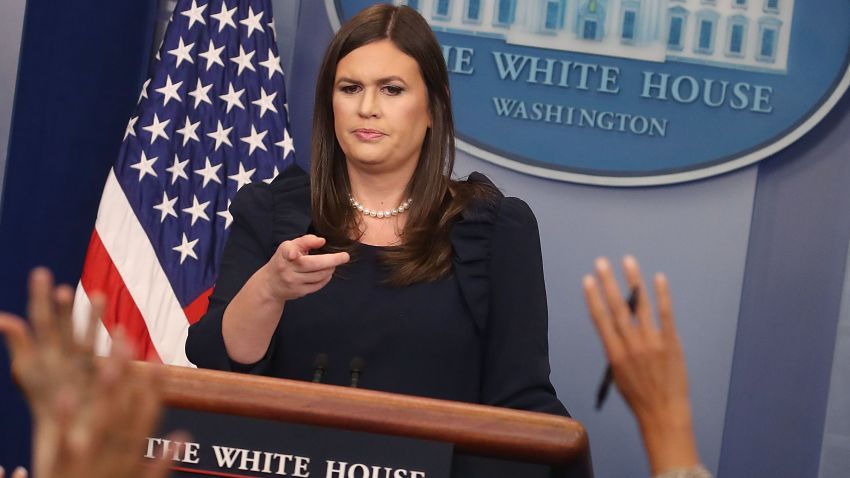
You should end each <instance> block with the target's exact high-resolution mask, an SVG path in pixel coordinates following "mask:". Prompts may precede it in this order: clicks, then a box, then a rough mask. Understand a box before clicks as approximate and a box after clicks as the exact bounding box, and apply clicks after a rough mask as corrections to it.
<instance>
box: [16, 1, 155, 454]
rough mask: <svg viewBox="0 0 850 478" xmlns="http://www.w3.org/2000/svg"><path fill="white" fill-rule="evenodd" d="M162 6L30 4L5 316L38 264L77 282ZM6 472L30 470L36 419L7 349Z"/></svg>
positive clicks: (20, 300) (19, 302)
mask: <svg viewBox="0 0 850 478" xmlns="http://www.w3.org/2000/svg"><path fill="white" fill-rule="evenodd" d="M156 7H157V1H156V0H136V1H132V2H103V1H99V0H74V1H73V2H56V1H53V0H29V1H28V2H27V7H26V13H25V17H24V29H23V32H24V33H23V39H22V42H21V55H20V63H19V67H18V81H17V92H16V96H15V106H14V113H13V117H12V127H11V132H10V135H9V149H8V157H7V163H6V164H7V169H6V184H5V188H4V193H3V203H2V205H3V209H2V216H0V250H2V251H3V253H2V255H0V270H2V271H3V273H2V274H0V309H2V310H9V311H13V312H16V313H21V312H22V311H23V309H24V305H25V300H26V277H27V272H28V271H29V269H31V268H32V267H33V266H35V265H46V266H49V267H50V268H51V269H53V270H54V272H55V273H56V276H57V278H58V279H59V280H60V281H62V282H67V283H70V284H76V282H77V280H78V279H79V275H80V270H81V268H82V263H83V259H84V256H85V252H86V247H87V245H88V240H89V237H90V236H91V230H92V227H93V225H94V220H95V216H96V213H97V205H98V202H99V200H100V194H101V191H102V189H103V184H104V181H105V179H106V175H107V172H108V170H109V168H110V166H111V165H112V163H113V162H114V161H115V157H116V154H117V152H118V149H119V145H120V143H121V140H122V138H123V135H124V129H125V127H126V124H127V120H128V119H129V117H130V114H131V113H132V111H133V107H134V106H135V103H136V99H137V95H138V92H139V90H140V88H141V85H142V83H143V82H144V78H145V74H146V72H147V65H148V58H149V54H150V48H151V41H152V35H153V28H154V21H155V14H156ZM0 404H2V408H0V413H2V419H0V465H3V466H5V467H7V469H8V468H9V467H11V466H14V465H18V464H27V463H28V462H29V451H30V450H29V448H30V437H29V417H28V415H27V412H26V408H25V406H24V404H23V401H22V400H21V397H20V396H19V395H18V394H17V393H16V391H15V388H14V386H13V385H12V383H11V381H10V378H9V366H8V358H7V356H6V351H5V349H0Z"/></svg>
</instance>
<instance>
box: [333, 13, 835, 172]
mask: <svg viewBox="0 0 850 478" xmlns="http://www.w3.org/2000/svg"><path fill="white" fill-rule="evenodd" d="M372 3H374V2H372V1H370V0H348V1H346V0H336V1H335V0H326V6H327V10H328V15H329V17H330V21H331V23H332V25H334V26H335V28H338V26H339V22H340V21H343V22H344V21H346V20H348V19H349V18H351V17H352V16H353V15H355V14H356V13H357V12H358V11H360V10H361V9H363V8H365V7H367V6H369V5H370V4H372ZM387 3H394V4H396V5H401V4H404V5H408V6H410V7H411V8H415V9H416V10H417V11H419V12H420V13H421V14H422V15H423V17H425V19H426V20H427V21H428V22H429V24H430V25H431V27H432V29H433V30H434V32H435V33H436V35H437V38H438V40H439V41H440V43H441V45H442V49H443V56H444V57H445V60H446V65H447V67H448V70H449V73H450V76H451V82H452V92H453V101H454V113H455V121H456V128H457V136H458V147H459V148H460V149H461V150H463V151H466V152H468V153H470V154H472V155H474V156H476V157H479V158H481V159H484V160H487V161H490V162H493V163H496V164H499V165H501V166H504V167H507V168H510V169H514V170H517V171H521V172H524V173H528V174H532V175H536V176H541V177H546V178H553V179H559V180H564V181H571V182H577V183H584V184H597V185H610V186H647V185H658V184H670V183H678V182H684V181H690V180H694V179H700V178H706V177H710V176H713V175H717V174H721V173H725V172H728V171H732V170H734V169H737V168H741V167H743V166H746V165H749V164H752V163H755V162H756V161H759V160H761V159H763V158H765V157H768V156H770V155H771V154H774V153H776V152H777V151H779V150H781V149H782V148H784V147H786V146H788V145H789V144H791V143H792V142H794V141H796V140H797V139H798V138H800V137H801V136H802V135H804V134H805V133H806V132H807V131H809V130H810V129H811V128H813V127H814V126H815V125H816V124H817V123H818V122H819V121H820V120H821V119H823V117H824V116H825V115H826V114H827V113H828V112H829V111H830V110H831V109H832V107H833V106H834V105H835V104H836V103H837V102H838V100H839V98H840V97H841V96H842V95H843V94H844V92H845V91H846V90H847V87H848V85H850V21H848V19H849V18H850V2H847V1H846V0H821V1H819V2H816V4H815V3H813V2H803V1H801V0H395V1H394V2H387Z"/></svg>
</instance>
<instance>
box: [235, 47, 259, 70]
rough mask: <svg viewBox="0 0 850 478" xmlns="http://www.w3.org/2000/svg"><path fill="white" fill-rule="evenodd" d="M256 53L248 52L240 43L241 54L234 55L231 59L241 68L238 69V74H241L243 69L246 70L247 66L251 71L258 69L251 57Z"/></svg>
mask: <svg viewBox="0 0 850 478" xmlns="http://www.w3.org/2000/svg"><path fill="white" fill-rule="evenodd" d="M254 53H256V52H254V51H251V52H246V51H245V49H244V48H242V45H239V56H234V57H233V58H231V59H230V61H232V62H233V63H236V64H237V65H239V68H238V69H237V70H236V75H237V76H238V75H241V74H242V70H244V69H245V68H247V69H249V70H251V71H257V69H256V68H254V64H253V63H251V59H252V58H254Z"/></svg>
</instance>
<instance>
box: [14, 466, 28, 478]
mask: <svg viewBox="0 0 850 478" xmlns="http://www.w3.org/2000/svg"><path fill="white" fill-rule="evenodd" d="M13 474H17V475H18V476H19V477H21V478H27V476H29V473H28V472H27V469H26V468H24V467H22V466H19V467H17V468H15V471H14V473H13Z"/></svg>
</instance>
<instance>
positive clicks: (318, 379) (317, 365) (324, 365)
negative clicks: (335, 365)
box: [313, 353, 328, 383]
mask: <svg viewBox="0 0 850 478" xmlns="http://www.w3.org/2000/svg"><path fill="white" fill-rule="evenodd" d="M327 369H328V354H324V353H321V354H319V355H316V358H315V359H313V383H322V379H323V378H324V376H325V371H326V370H327Z"/></svg>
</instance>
